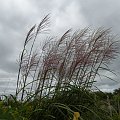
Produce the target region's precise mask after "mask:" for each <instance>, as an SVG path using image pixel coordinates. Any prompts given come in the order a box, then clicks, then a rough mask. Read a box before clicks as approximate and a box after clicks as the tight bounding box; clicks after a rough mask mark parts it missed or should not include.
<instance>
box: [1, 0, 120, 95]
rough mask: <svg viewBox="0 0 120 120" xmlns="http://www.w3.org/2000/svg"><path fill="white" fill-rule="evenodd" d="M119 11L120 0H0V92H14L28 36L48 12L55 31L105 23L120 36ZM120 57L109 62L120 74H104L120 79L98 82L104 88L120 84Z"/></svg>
mask: <svg viewBox="0 0 120 120" xmlns="http://www.w3.org/2000/svg"><path fill="white" fill-rule="evenodd" d="M119 11H120V1H119V0H0V94H2V93H4V92H6V93H7V92H11V93H12V92H13V91H14V89H15V84H16V80H15V78H16V74H17V70H18V68H17V62H16V60H17V59H18V57H19V53H20V51H21V50H22V45H23V42H24V39H25V35H26V34H27V32H28V30H29V28H30V27H31V26H32V25H34V24H35V23H38V22H39V21H40V20H41V19H42V18H43V17H44V16H45V15H47V14H48V13H50V17H51V29H52V33H53V34H56V33H60V34H62V33H64V32H65V31H66V30H67V29H69V28H73V29H78V28H80V29H81V28H84V27H87V26H91V27H93V28H98V27H100V26H104V27H106V28H110V27H112V31H113V33H115V34H118V35H120V28H119V24H120V12H119ZM119 58H120V57H118V58H117V60H116V61H113V64H112V65H110V67H111V68H112V69H113V70H115V71H116V74H117V76H115V75H112V74H110V73H107V72H106V73H105V74H106V75H108V76H110V77H111V78H113V79H115V80H116V81H117V82H113V81H110V80H106V79H104V80H99V82H98V83H96V84H97V86H98V88H100V89H102V90H103V91H112V90H113V89H115V88H118V87H120V81H119V77H120V76H119V74H120V73H119V71H120V62H119ZM98 79H99V78H98Z"/></svg>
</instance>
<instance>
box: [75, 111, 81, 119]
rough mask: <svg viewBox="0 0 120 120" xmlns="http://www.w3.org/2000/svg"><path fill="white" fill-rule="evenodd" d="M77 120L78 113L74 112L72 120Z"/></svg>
mask: <svg viewBox="0 0 120 120" xmlns="http://www.w3.org/2000/svg"><path fill="white" fill-rule="evenodd" d="M79 118H80V113H79V112H74V115H73V120H78V119H79Z"/></svg>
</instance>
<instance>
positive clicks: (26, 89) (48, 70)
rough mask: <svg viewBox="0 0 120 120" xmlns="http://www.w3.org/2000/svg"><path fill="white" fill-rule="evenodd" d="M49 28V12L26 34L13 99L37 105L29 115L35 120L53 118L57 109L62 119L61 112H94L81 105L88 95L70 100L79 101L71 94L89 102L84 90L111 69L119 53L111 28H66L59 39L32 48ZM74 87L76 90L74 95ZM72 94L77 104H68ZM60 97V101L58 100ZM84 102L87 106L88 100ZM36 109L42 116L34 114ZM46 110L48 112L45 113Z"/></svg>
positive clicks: (49, 40) (50, 39) (69, 113)
mask: <svg viewBox="0 0 120 120" xmlns="http://www.w3.org/2000/svg"><path fill="white" fill-rule="evenodd" d="M48 31H49V15H47V16H45V17H44V18H43V19H42V21H41V22H40V23H39V24H38V25H34V26H33V27H32V28H31V29H30V31H29V32H28V34H27V36H26V39H25V42H24V46H23V50H22V52H21V54H20V58H19V70H18V77H17V88H16V99H19V100H20V101H21V102H24V104H25V103H27V102H30V103H31V102H33V104H35V106H36V107H35V106H34V107H33V111H34V112H33V113H32V114H31V115H32V117H33V118H34V115H35V116H36V120H37V119H39V118H40V117H41V116H42V117H43V116H47V117H50V118H51V119H54V115H56V114H57V111H59V112H58V116H60V113H61V114H62V115H63V118H64V119H67V118H68V117H66V116H65V115H64V113H66V114H67V115H68V116H71V113H72V114H73V113H74V112H75V111H76V110H78V111H80V112H81V111H86V109H87V110H88V111H89V112H92V113H94V112H93V111H92V110H90V109H89V108H87V106H84V104H83V103H84V102H85V101H84V100H85V99H86V98H87V97H86V98H85V99H84V100H83V101H84V102H82V101H75V100H73V99H76V100H78V98H74V95H75V97H78V96H79V95H80V96H79V97H80V98H84V97H82V95H83V96H84V95H86V93H87V95H88V98H87V99H88V101H87V100H86V101H87V102H90V101H89V98H90V99H91V97H90V96H91V95H90V94H89V92H86V90H88V91H89V90H90V89H91V87H92V85H93V83H94V82H95V78H96V76H97V75H98V76H100V71H103V70H106V71H110V69H109V68H108V64H109V63H110V62H111V60H112V59H115V58H116V55H117V53H118V44H117V41H116V38H115V36H113V35H112V34H111V31H110V29H104V28H98V29H97V30H91V29H90V28H84V29H81V30H77V31H75V32H74V31H72V30H71V29H69V30H67V31H66V32H65V33H64V34H63V35H62V36H61V37H60V38H57V39H56V38H54V37H47V38H45V39H47V41H46V42H45V43H44V45H43V46H42V48H40V50H39V51H37V50H35V47H36V45H35V44H36V43H37V42H36V41H37V40H38V39H42V40H45V39H44V38H43V34H45V36H46V33H47V32H48ZM40 35H42V37H40ZM110 72H111V71H110ZM74 89H75V92H78V93H75V94H74ZM76 90H77V91H76ZM81 91H82V92H84V93H85V94H82V92H81ZM72 92H73V93H72ZM64 93H66V94H64ZM71 93H72V94H73V97H71V99H72V101H74V102H78V104H79V105H77V104H75V106H73V103H72V104H71V102H70V101H71V100H69V99H68V97H70V96H71V95H72V94H71ZM80 93H81V94H80ZM76 94H77V96H76ZM89 95H90V96H89ZM64 98H65V99H64ZM60 99H61V102H62V101H63V104H62V103H61V102H60V101H59V100H60ZM63 99H64V100H63ZM65 100H67V101H66V102H65ZM92 100H93V98H92ZM67 102H68V104H67ZM44 103H45V104H44ZM80 103H82V104H81V105H80ZM91 104H94V102H92V103H91ZM51 105H52V109H53V111H54V110H55V111H54V113H55V114H54V115H51V114H52V113H51V112H50V111H49V110H50V109H51ZM66 105H67V106H66ZM87 105H88V106H89V103H88V104H87ZM42 108H43V109H42ZM56 108H57V110H56ZM52 109H51V111H52ZM80 109H81V110H80ZM61 110H62V111H61ZM74 110H75V111H74ZM94 110H95V108H94ZM40 111H43V112H40ZM63 111H65V112H63ZM66 111H67V112H66ZM39 112H40V113H41V115H40V114H37V113H39ZM45 112H48V114H46V115H45ZM49 112H50V115H49ZM89 112H88V114H90V113H89ZM37 115H38V118H37ZM95 116H97V115H95ZM45 119H48V118H45ZM99 119H100V118H99Z"/></svg>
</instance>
